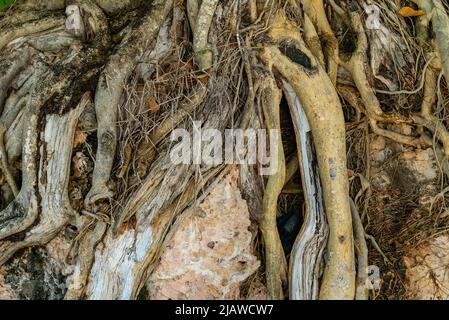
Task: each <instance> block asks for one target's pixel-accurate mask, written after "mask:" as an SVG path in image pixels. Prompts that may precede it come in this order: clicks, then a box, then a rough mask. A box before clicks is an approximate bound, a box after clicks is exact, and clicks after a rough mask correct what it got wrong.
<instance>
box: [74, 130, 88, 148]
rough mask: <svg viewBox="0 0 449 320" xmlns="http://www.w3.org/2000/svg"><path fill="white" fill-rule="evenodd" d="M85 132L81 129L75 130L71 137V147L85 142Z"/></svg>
mask: <svg viewBox="0 0 449 320" xmlns="http://www.w3.org/2000/svg"><path fill="white" fill-rule="evenodd" d="M86 139H87V133H86V132H83V131H76V132H75V137H74V138H73V148H76V147H77V146H79V145H82V144H84V143H86Z"/></svg>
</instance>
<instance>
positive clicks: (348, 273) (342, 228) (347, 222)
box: [262, 19, 355, 299]
mask: <svg viewBox="0 0 449 320" xmlns="http://www.w3.org/2000/svg"><path fill="white" fill-rule="evenodd" d="M282 20H283V19H281V22H280V23H279V22H278V23H276V22H275V23H274V24H275V25H279V24H282ZM283 24H284V26H285V27H284V28H285V29H284V31H283V32H282V31H281V28H280V29H277V30H274V28H272V29H271V30H270V32H271V37H272V38H273V39H275V40H276V42H277V43H282V41H287V40H290V41H293V43H294V46H292V45H290V47H287V49H290V50H292V51H294V52H296V54H297V55H300V56H305V57H307V58H306V59H304V58H303V59H301V60H298V59H296V58H295V57H294V56H291V57H288V56H285V55H284V54H282V53H281V51H280V50H279V49H278V48H277V47H273V46H271V47H265V48H263V49H262V58H263V60H265V61H266V62H267V64H268V65H272V66H273V67H274V68H275V69H276V70H277V71H279V72H280V73H281V75H282V76H283V77H284V78H285V79H286V80H287V81H288V83H289V84H290V85H291V86H292V88H293V89H294V91H295V93H296V94H297V95H298V97H299V99H300V101H301V103H302V105H303V106H304V110H305V112H306V115H307V119H308V121H309V123H310V127H311V130H312V135H313V139H314V142H315V147H316V152H317V158H318V168H319V172H320V178H321V183H322V186H323V196H324V203H325V207H326V214H327V218H328V223H329V231H330V232H329V241H328V245H327V250H328V261H327V264H326V268H325V271H324V275H323V280H322V284H321V289H320V298H321V299H353V298H354V295H355V270H354V248H353V235H352V219H351V212H350V207H349V201H348V199H349V190H348V188H349V187H348V177H347V169H346V156H345V155H346V151H345V150H346V147H345V125H344V118H343V112H342V107H341V104H340V101H339V98H338V95H337V93H336V91H335V89H334V86H333V84H332V81H331V80H330V79H329V77H328V76H327V74H326V72H325V70H324V69H323V67H322V66H321V65H320V64H319V63H318V62H317V60H316V58H315V57H314V56H313V55H312V54H311V53H310V51H309V50H308V49H307V48H306V47H305V45H304V43H303V41H302V39H301V36H300V34H299V32H298V31H295V28H294V27H290V26H289V25H288V24H287V23H283ZM281 49H283V48H281ZM287 49H283V50H285V51H286V52H289V51H290V50H287ZM291 54H292V55H293V53H291ZM292 59H293V61H292ZM294 61H295V62H294ZM301 63H302V64H301Z"/></svg>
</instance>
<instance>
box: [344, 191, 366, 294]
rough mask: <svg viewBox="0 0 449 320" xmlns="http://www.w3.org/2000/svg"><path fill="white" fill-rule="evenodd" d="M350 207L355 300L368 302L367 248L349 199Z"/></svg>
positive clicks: (359, 222)
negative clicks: (355, 266)
mask: <svg viewBox="0 0 449 320" xmlns="http://www.w3.org/2000/svg"><path fill="white" fill-rule="evenodd" d="M349 202H350V205H351V214H352V224H353V226H354V245H355V249H356V252H357V278H356V291H355V299H356V300H368V287H367V285H366V282H367V280H368V247H367V245H366V240H365V229H364V228H363V225H362V221H361V219H360V216H359V211H358V210H357V207H356V205H355V203H354V201H353V200H352V199H351V198H350V199H349Z"/></svg>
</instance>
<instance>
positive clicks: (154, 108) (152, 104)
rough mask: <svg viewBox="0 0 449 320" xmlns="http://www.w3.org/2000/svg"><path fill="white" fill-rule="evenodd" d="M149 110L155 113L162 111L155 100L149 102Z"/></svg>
mask: <svg viewBox="0 0 449 320" xmlns="http://www.w3.org/2000/svg"><path fill="white" fill-rule="evenodd" d="M148 108H150V110H151V111H153V112H158V111H159V109H160V107H159V105H158V104H157V102H156V100H154V99H150V100H148Z"/></svg>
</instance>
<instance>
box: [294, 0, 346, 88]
mask: <svg viewBox="0 0 449 320" xmlns="http://www.w3.org/2000/svg"><path fill="white" fill-rule="evenodd" d="M301 3H302V5H303V7H304V12H305V14H306V15H307V16H308V17H309V18H310V20H311V21H312V22H313V24H314V25H315V28H316V30H317V31H318V35H319V36H320V38H321V39H323V40H324V41H325V43H326V45H325V46H324V48H323V49H324V54H325V56H326V68H327V72H328V74H329V78H330V79H331V81H332V83H333V84H334V85H335V84H336V83H337V73H338V61H339V60H338V41H337V38H336V37H335V35H334V32H333V31H332V28H331V26H330V24H329V21H328V20H327V17H326V11H325V9H324V3H323V0H301ZM306 23H307V21H306ZM310 49H311V50H312V48H310ZM313 51H314V50H312V52H313ZM317 58H318V59H320V57H319V56H318V57H317Z"/></svg>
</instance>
